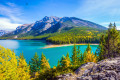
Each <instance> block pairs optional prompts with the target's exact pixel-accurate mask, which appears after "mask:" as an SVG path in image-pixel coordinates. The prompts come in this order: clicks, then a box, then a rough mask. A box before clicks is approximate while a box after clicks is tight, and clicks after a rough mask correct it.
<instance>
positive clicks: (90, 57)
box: [84, 51, 97, 63]
mask: <svg viewBox="0 0 120 80" xmlns="http://www.w3.org/2000/svg"><path fill="white" fill-rule="evenodd" d="M84 54H85V57H84V63H87V62H95V63H96V62H97V57H96V56H95V55H94V54H93V52H92V53H91V52H90V51H88V52H86V53H84Z"/></svg>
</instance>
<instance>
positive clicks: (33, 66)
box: [29, 53, 40, 72]
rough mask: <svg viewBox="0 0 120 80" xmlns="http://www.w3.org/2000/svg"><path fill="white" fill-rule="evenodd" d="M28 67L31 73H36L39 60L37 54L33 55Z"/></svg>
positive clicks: (38, 68)
mask: <svg viewBox="0 0 120 80" xmlns="http://www.w3.org/2000/svg"><path fill="white" fill-rule="evenodd" d="M29 65H30V71H31V72H37V71H39V70H40V58H39V56H38V55H37V53H35V55H34V57H33V58H32V59H31V61H29Z"/></svg>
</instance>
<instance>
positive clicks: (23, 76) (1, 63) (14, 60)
mask: <svg viewBox="0 0 120 80" xmlns="http://www.w3.org/2000/svg"><path fill="white" fill-rule="evenodd" d="M29 79H30V76H29V68H27V63H26V61H25V60H24V59H23V60H21V59H20V60H19V63H18V57H17V56H15V53H14V52H13V51H11V50H10V49H5V48H4V47H2V46H0V80H29Z"/></svg>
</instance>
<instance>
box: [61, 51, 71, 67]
mask: <svg viewBox="0 0 120 80" xmlns="http://www.w3.org/2000/svg"><path fill="white" fill-rule="evenodd" d="M60 64H61V66H62V67H63V68H68V67H69V66H70V64H71V62H70V58H69V53H67V55H66V57H65V56H63V57H62V58H61V61H60Z"/></svg>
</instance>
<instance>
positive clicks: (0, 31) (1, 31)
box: [0, 30, 10, 36]
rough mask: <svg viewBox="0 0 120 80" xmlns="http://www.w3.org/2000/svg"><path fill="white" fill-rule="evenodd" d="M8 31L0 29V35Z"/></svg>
mask: <svg viewBox="0 0 120 80" xmlns="http://www.w3.org/2000/svg"><path fill="white" fill-rule="evenodd" d="M9 32H10V31H5V30H0V36H3V35H5V34H7V33H9Z"/></svg>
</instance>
